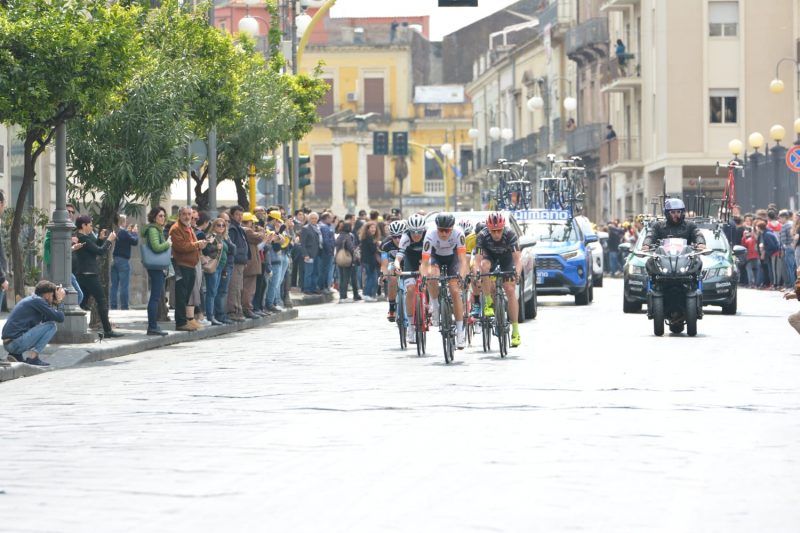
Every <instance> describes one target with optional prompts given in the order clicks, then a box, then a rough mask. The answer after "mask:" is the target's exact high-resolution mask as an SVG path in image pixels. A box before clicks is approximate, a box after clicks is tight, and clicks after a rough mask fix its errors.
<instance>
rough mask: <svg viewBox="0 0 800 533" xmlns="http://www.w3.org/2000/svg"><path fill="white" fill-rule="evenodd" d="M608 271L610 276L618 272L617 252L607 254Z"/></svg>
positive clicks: (612, 251) (611, 251)
mask: <svg viewBox="0 0 800 533" xmlns="http://www.w3.org/2000/svg"><path fill="white" fill-rule="evenodd" d="M608 270H609V273H610V274H611V275H612V276H613V275H614V274H616V273H617V272H619V271H620V266H619V252H618V251H616V250H610V251H609V252H608Z"/></svg>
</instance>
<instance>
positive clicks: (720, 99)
mask: <svg viewBox="0 0 800 533" xmlns="http://www.w3.org/2000/svg"><path fill="white" fill-rule="evenodd" d="M738 96H739V95H738V92H737V91H735V90H732V91H731V90H712V91H711V94H710V98H709V111H710V116H709V122H710V123H711V124H736V122H737V120H738V118H737V116H738V113H737V110H738V107H737V104H738V100H739V98H738Z"/></svg>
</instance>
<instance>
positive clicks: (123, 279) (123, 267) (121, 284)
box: [111, 256, 131, 309]
mask: <svg viewBox="0 0 800 533" xmlns="http://www.w3.org/2000/svg"><path fill="white" fill-rule="evenodd" d="M130 281H131V260H130V259H126V258H124V257H117V256H115V257H114V262H113V263H112V264H111V309H116V308H117V293H119V307H120V309H127V308H128V290H129V289H128V288H129V286H130Z"/></svg>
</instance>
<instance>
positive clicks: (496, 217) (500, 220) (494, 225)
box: [486, 213, 506, 231]
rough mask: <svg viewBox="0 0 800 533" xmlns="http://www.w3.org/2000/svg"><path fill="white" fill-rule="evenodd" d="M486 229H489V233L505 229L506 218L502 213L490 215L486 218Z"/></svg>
mask: <svg viewBox="0 0 800 533" xmlns="http://www.w3.org/2000/svg"><path fill="white" fill-rule="evenodd" d="M486 227H487V228H489V231H491V230H498V229H503V228H505V227H506V217H504V216H503V215H502V214H501V213H490V214H489V216H488V217H486Z"/></svg>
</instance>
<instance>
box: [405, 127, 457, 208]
mask: <svg viewBox="0 0 800 533" xmlns="http://www.w3.org/2000/svg"><path fill="white" fill-rule="evenodd" d="M408 145H409V146H413V147H414V148H419V149H420V150H422V153H423V154H424V156H425V159H435V160H436V162H437V163H438V164H439V168H440V169H441V171H442V181H443V182H444V208H445V211H449V210H450V196H449V195H448V194H447V164H446V163H445V162H444V160H443V159H442V158H441V157H439V154H437V153H436V147H435V146H430V145H425V144H420V143H415V142H412V141H408ZM448 147H449V149H448ZM452 150H453V145H451V144H450V143H444V144H443V145H441V146H440V147H439V151H440V152H442V155H445V151H448V152H450V153H451V154H452ZM445 159H447V155H445Z"/></svg>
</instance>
